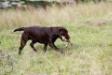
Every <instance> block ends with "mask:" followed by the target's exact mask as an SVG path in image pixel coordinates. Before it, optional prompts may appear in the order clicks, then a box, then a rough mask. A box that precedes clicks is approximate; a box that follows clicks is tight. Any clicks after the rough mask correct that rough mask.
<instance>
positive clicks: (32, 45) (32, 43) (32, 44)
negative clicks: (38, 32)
mask: <svg viewBox="0 0 112 75" xmlns="http://www.w3.org/2000/svg"><path fill="white" fill-rule="evenodd" d="M35 43H36V42H35V41H32V42H31V43H30V46H31V48H32V49H33V50H34V51H35V52H36V51H37V50H36V49H35V47H34V44H35Z"/></svg>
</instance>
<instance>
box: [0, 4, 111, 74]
mask: <svg viewBox="0 0 112 75" xmlns="http://www.w3.org/2000/svg"><path fill="white" fill-rule="evenodd" d="M111 5H112V4H111V3H100V4H92V3H91V4H79V5H78V6H74V7H65V8H61V9H59V8H56V7H54V8H48V10H47V11H44V10H42V9H38V10H36V9H30V10H26V11H23V10H0V42H1V43H0V75H112V71H111V70H112V64H111V63H112V6H111ZM32 25H38V26H64V27H66V28H67V29H68V30H69V34H70V36H71V42H72V43H73V46H72V47H69V48H65V46H64V43H63V42H61V41H60V40H57V42H56V45H57V46H58V47H60V48H63V50H64V52H65V54H61V53H59V52H56V51H55V50H53V49H51V48H49V47H48V51H47V52H46V53H44V52H43V45H41V44H38V43H37V44H36V48H37V49H38V52H36V53H35V52H34V51H33V50H32V49H31V48H30V46H29V43H30V41H29V42H28V43H27V46H26V47H25V48H24V50H23V52H22V55H20V56H19V55H18V47H19V44H20V35H21V33H22V32H17V33H14V32H13V30H14V29H15V28H17V27H21V26H32ZM11 64H12V65H13V69H11V66H12V65H11Z"/></svg>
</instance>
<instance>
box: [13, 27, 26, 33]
mask: <svg viewBox="0 0 112 75" xmlns="http://www.w3.org/2000/svg"><path fill="white" fill-rule="evenodd" d="M24 29H25V27H21V28H17V29H15V30H14V31H13V32H16V31H24Z"/></svg>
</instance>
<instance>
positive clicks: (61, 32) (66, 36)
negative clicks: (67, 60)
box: [59, 27, 70, 42]
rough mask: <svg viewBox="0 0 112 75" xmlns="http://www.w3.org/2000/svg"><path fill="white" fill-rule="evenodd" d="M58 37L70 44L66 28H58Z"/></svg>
mask: <svg viewBox="0 0 112 75" xmlns="http://www.w3.org/2000/svg"><path fill="white" fill-rule="evenodd" d="M59 35H60V36H61V37H64V38H65V39H66V41H67V42H70V36H69V34H68V30H67V29H66V28H63V27H61V28H59Z"/></svg>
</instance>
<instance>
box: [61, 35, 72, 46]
mask: <svg viewBox="0 0 112 75" xmlns="http://www.w3.org/2000/svg"><path fill="white" fill-rule="evenodd" d="M62 39H63V40H64V41H65V42H67V43H66V44H65V47H68V46H72V45H73V44H72V43H71V41H70V40H69V39H66V38H65V37H62Z"/></svg>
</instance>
